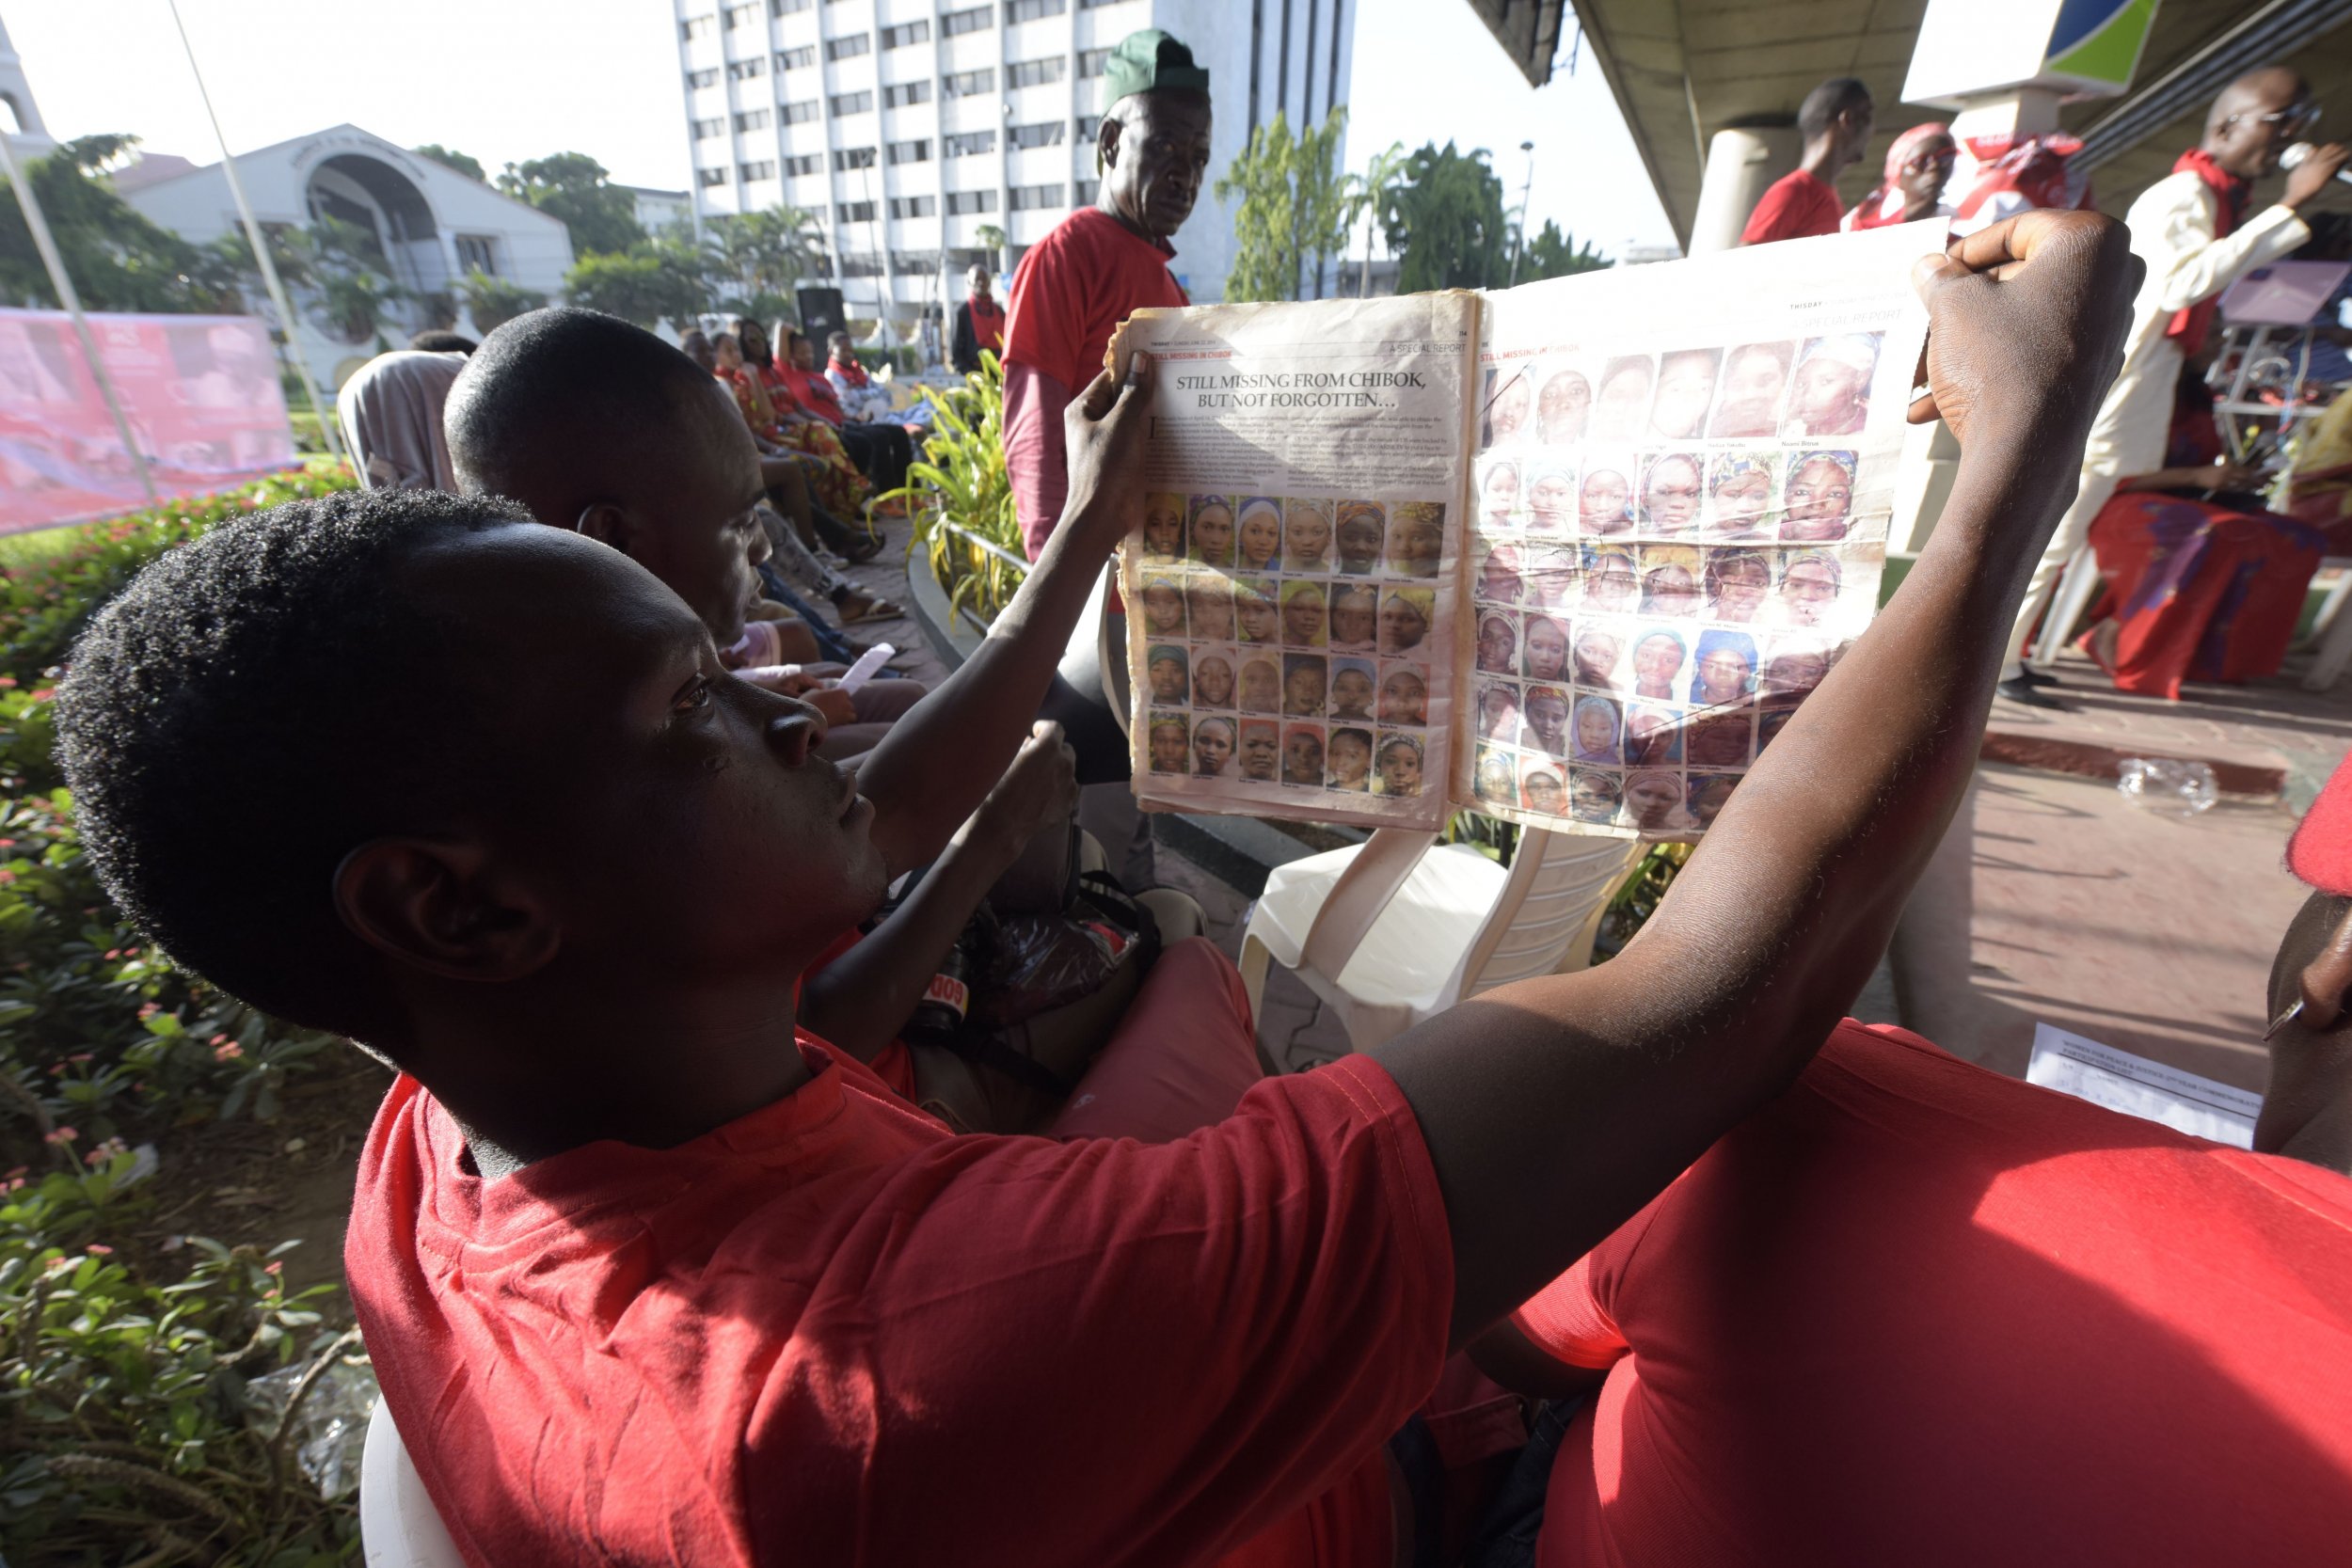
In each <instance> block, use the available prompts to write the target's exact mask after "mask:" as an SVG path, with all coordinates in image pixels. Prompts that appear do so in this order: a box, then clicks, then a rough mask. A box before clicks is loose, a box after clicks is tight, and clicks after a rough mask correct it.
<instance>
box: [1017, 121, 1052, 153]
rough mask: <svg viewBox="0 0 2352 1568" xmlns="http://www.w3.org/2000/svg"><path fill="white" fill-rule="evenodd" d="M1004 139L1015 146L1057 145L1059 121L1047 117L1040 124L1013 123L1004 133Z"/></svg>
mask: <svg viewBox="0 0 2352 1568" xmlns="http://www.w3.org/2000/svg"><path fill="white" fill-rule="evenodd" d="M1005 139H1006V140H1007V141H1009V142H1010V143H1012V145H1013V146H1015V147H1059V146H1060V145H1061V121H1060V120H1058V119H1049V120H1047V121H1046V122H1045V123H1044V124H1042V125H1015V126H1013V127H1011V128H1010V129H1009V130H1008V131H1007V132H1006V133H1005Z"/></svg>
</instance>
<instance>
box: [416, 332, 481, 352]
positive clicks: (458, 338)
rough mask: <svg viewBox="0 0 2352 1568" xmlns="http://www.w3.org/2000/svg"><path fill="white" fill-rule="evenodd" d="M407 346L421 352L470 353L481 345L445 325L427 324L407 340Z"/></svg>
mask: <svg viewBox="0 0 2352 1568" xmlns="http://www.w3.org/2000/svg"><path fill="white" fill-rule="evenodd" d="M408 346H409V347H410V348H413V349H415V350H417V351H418V352H419V353H421V354H471V353H472V352H473V351H474V350H475V349H478V348H480V347H481V346H482V345H481V344H480V343H477V342H475V341H473V340H472V339H471V338H469V337H467V336H466V335H465V334H464V333H463V332H452V331H450V330H449V329H448V328H447V327H442V326H428V327H426V328H425V329H424V330H423V331H422V332H420V333H418V334H417V335H416V336H415V337H413V338H410V339H409V340H408Z"/></svg>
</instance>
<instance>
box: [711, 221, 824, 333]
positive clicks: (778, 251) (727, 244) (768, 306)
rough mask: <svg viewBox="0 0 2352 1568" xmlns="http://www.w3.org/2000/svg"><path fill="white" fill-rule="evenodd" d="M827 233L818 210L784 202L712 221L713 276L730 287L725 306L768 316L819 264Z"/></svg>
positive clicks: (724, 289)
mask: <svg viewBox="0 0 2352 1568" xmlns="http://www.w3.org/2000/svg"><path fill="white" fill-rule="evenodd" d="M824 248H825V237H824V233H823V231H822V230H820V229H819V228H818V223H817V214H814V213H812V212H809V211H808V210H807V209H805V208H802V207H793V206H789V205H786V204H782V203H779V204H778V205H776V206H773V207H769V208H765V209H763V210H761V211H759V212H756V213H745V214H742V215H741V216H739V217H723V218H719V219H716V220H715V221H714V222H713V223H712V225H711V249H712V260H713V265H712V268H711V272H712V281H713V282H714V283H716V284H718V285H719V286H720V288H721V289H722V290H723V291H725V292H727V298H726V299H724V300H723V301H722V304H721V308H722V309H729V310H737V311H739V312H740V313H742V314H744V315H756V316H759V317H761V318H762V319H765V318H767V317H769V316H771V315H773V314H774V313H775V312H774V309H773V304H772V302H775V301H788V299H789V298H790V296H791V293H792V286H793V285H794V284H796V283H798V282H799V281H800V280H801V279H802V278H803V277H807V276H808V275H809V274H810V273H813V272H815V271H816V270H817V268H818V265H819V258H821V257H822V255H823V254H824Z"/></svg>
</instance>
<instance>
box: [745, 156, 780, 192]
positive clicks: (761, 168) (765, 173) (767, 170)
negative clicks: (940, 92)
mask: <svg viewBox="0 0 2352 1568" xmlns="http://www.w3.org/2000/svg"><path fill="white" fill-rule="evenodd" d="M736 173H737V174H738V175H739V176H740V177H741V179H742V181H743V183H745V184H746V185H748V184H750V183H751V182H753V181H755V180H773V179H774V178H775V177H776V161H775V160H774V159H773V158H762V159H760V160H759V161H758V162H757V163H752V164H744V165H741V166H739V167H738V168H737V169H736Z"/></svg>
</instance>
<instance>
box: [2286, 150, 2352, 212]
mask: <svg viewBox="0 0 2352 1568" xmlns="http://www.w3.org/2000/svg"><path fill="white" fill-rule="evenodd" d="M2347 156H2352V150H2347V149H2346V148H2345V147H2344V143H2342V142H2334V141H2331V142H2329V143H2328V145H2327V146H2325V147H2315V148H2313V149H2312V155H2311V156H2310V157H2308V158H2306V159H2304V160H2303V161H2302V162H2301V163H2299V164H2297V165H2296V166H2294V167H2293V168H2291V169H2289V170H2287V192H2286V195H2284V196H2282V197H2280V198H2279V200H2280V204H2281V205H2283V206H2288V207H2294V208H2297V209H2299V208H2301V207H2302V205H2303V204H2304V203H2305V202H2307V201H2309V200H2311V199H2312V198H2313V197H2315V196H2317V195H2319V193H2320V192H2322V191H2324V190H2326V189H2327V188H2328V182H2330V181H2332V180H2333V179H2335V177H2336V170H2338V169H2340V168H2342V167H2343V166H2344V159H2345V158H2346V157H2347Z"/></svg>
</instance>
